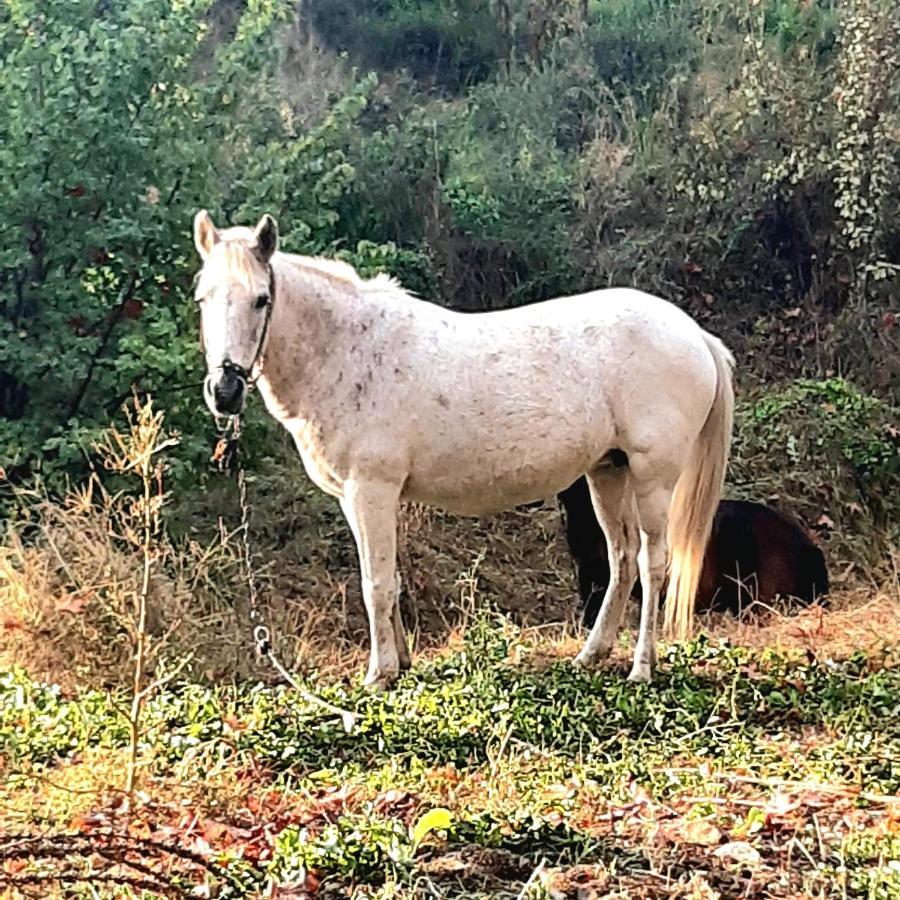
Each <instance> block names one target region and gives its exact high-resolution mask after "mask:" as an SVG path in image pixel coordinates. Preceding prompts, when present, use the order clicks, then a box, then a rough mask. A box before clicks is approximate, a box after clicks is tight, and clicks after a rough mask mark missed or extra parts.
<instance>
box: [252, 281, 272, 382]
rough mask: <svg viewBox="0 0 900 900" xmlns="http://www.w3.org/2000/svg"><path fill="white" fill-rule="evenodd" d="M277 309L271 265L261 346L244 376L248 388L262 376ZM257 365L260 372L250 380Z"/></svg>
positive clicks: (260, 337)
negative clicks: (267, 345) (264, 352)
mask: <svg viewBox="0 0 900 900" xmlns="http://www.w3.org/2000/svg"><path fill="white" fill-rule="evenodd" d="M274 308H275V269H273V268H272V263H269V302H268V303H267V304H266V318H265V319H264V320H263V328H262V334H261V335H260V336H259V345H258V346H257V348H256V353H254V354H253V362H251V363H250V369H249V371H248V372H247V373H246V374H245V375H244V379H245V381H246V382H247V387H253V385H254V384H256V382H257V381H259V378H260V375H262V365H261V361H262V355H263V351H264V350H265V347H266V337H267V336H268V334H269V322H271V321H272V310H273V309H274ZM257 364H260V368H259V371H258V372H257V373H256V378H252V379H251V378H250V375H251V373H252V372H253V369H254V368H255V367H256V365H257Z"/></svg>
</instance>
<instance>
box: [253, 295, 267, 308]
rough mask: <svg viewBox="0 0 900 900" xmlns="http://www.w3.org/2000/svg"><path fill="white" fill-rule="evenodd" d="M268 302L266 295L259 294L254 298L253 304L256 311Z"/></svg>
mask: <svg viewBox="0 0 900 900" xmlns="http://www.w3.org/2000/svg"><path fill="white" fill-rule="evenodd" d="M268 302H269V295H268V294H260V295H259V296H258V297H257V298H256V303H255V304H254V306H255V307H256V308H257V309H262V308H263V307H264V306H265V305H266V304H267V303H268Z"/></svg>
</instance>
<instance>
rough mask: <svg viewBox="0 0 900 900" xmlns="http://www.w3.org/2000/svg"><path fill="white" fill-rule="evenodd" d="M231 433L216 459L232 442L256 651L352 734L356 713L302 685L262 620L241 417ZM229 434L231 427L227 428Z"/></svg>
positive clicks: (234, 420)
mask: <svg viewBox="0 0 900 900" xmlns="http://www.w3.org/2000/svg"><path fill="white" fill-rule="evenodd" d="M229 424H230V426H231V435H230V439H228V440H226V438H225V437H223V439H222V441H221V442H220V444H219V447H220V448H222V449H221V450H220V449H218V448H217V450H216V456H215V458H216V460H217V462H219V463H220V465H221V463H222V459H223V457H224V454H225V451H224V446H226V445H228V444H230V446H231V453H232V459H233V460H234V462H235V465H236V468H237V486H238V499H239V502H240V507H241V526H240V528H241V565H242V567H243V569H244V578H245V580H246V582H247V593H248V598H249V600H250V623H251V625H252V626H253V644H254V648H255V650H256V654H257V656H259V657H265V658H266V659H268V660H269V663H270V664H271V666H272V668H273V669H275V671H276V672H278V674H279V675H281V677H282V678H283V679H284V680H285V681H286V682H287V683H288V684H289V685H290V686H291V687H292V688H293V689H294V690H295V691H297V693H298V694H299V695H300V696H301V697H302V698H303V699H304V700H306V701H307V702H308V703H312V704H315V705H316V706H319V707H321V708H322V709H325V710H327V711H328V712H330V713H333V714H334V715H337V716H339V717H340V719H341V722H342V723H343V726H344V730H345V731H346V732H347V733H348V734H349V733H350V732H351V731H353V728H354V727H355V725H356V715H355V714H354V713H352V712H350V711H349V710H346V709H341V708H340V707H339V706H335V705H334V704H333V703H329V702H328V701H327V700H323V699H322V698H321V697H317V696H316V695H315V694H312V693H310V692H309V691H308V690H306V688H304V687H303V685H301V684H300V683H299V682H298V681H297V679H296V678H294V676H293V675H292V674H291V673H290V672H289V671H288V669H287V668H286V667H285V666H284V665H282V663H281V660H279V659H278V657H277V656H276V654H275V650H274V648H273V647H272V634H271V632H270V631H269V626H268V625H266V624H265V622H263V620H262V614H261V613H260V610H259V589H258V587H257V583H256V574H255V573H254V571H253V553H252V551H251V549H250V518H251V513H252V508H251V506H250V502H249V501H248V499H247V476H246V470H245V469H244V464H243V462H242V461H241V452H240V437H241V417H240V416H232V417H231V419H230V423H229ZM226 436H227V431H226Z"/></svg>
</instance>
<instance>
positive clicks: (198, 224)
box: [194, 209, 219, 259]
mask: <svg viewBox="0 0 900 900" xmlns="http://www.w3.org/2000/svg"><path fill="white" fill-rule="evenodd" d="M218 241H219V232H218V230H217V229H216V226H215V225H213V220H212V219H211V218H210V215H209V213H208V212H207V211H206V210H205V209H201V210H200V212H198V213H197V215H196V216H194V245H195V246H196V248H197V252H198V253H199V254H200V258H201V259H206V257H207V256H209V253H210V251H211V250H212V248H213V247H215V245H216V244H217V243H218Z"/></svg>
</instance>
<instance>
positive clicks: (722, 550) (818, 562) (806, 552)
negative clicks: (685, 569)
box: [559, 478, 828, 627]
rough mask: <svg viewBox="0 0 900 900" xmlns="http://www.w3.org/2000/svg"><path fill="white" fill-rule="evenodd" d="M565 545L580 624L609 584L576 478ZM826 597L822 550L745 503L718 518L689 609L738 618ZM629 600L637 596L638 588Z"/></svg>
mask: <svg viewBox="0 0 900 900" xmlns="http://www.w3.org/2000/svg"><path fill="white" fill-rule="evenodd" d="M559 499H560V500H561V501H562V504H563V507H564V508H565V512H566V515H565V527H566V538H567V540H568V544H569V550H570V551H571V552H572V556H573V557H574V558H575V564H576V566H577V569H578V591H579V594H580V595H581V604H582V606H583V608H584V623H585V625H586V626H588V627H590V626H591V625H593V623H594V620H595V619H596V618H597V612H598V611H599V609H600V604H601V603H602V602H603V594H604V591H605V590H606V586H607V584H608V583H609V563H608V556H607V549H606V539H605V537H604V536H603V532H602V530H601V529H600V525H599V523H598V522H597V517H596V516H595V515H594V508H593V506H592V505H591V496H590V492H589V491H588V486H587V482H586V481H585V480H584V478H579V479H578V481H576V482H575V483H574V484H573V485H571V486H570V487H568V488H566V490H564V491H563V492H562V493H561V494H560V495H559ZM827 593H828V573H827V571H826V569H825V557H824V556H823V555H822V551H821V550H820V549H819V548H818V547H817V546H816V545H815V544H814V543H813V542H812V540H810V538H809V535H808V534H807V533H806V531H805V530H804V529H803V527H802V526H800V525H798V524H797V523H796V522H794V521H793V520H792V519H790V518H789V517H788V516H786V515H785V514H784V513H782V512H779V511H777V510H774V509H771V508H770V507H768V506H763V505H762V504H761V503H750V502H747V501H744V500H723V501H722V502H721V503H720V504H719V507H718V509H717V511H716V516H715V520H714V522H713V530H712V534H711V535H710V539H709V544H707V547H706V555H705V556H704V558H703V572H702V574H701V576H700V584H699V586H698V588H697V597H696V601H695V608H696V609H697V610H698V611H701V610H715V611H723V612H724V611H727V612H733V613H738V612H740V611H741V610H742V609H746V608H747V607H748V606H749V605H750V604H751V603H752V602H753V601H754V600H759V601H762V602H763V603H767V604H769V603H772V601H773V600H775V599H776V598H777V597H792V598H795V599H797V600H801V601H803V602H804V603H812V602H813V601H814V600H816V599H817V598H819V597H821V596H822V595H823V594H827ZM632 595H633V596H634V597H640V588H639V586H638V584H637V583H636V584H635V586H634V588H633V590H632Z"/></svg>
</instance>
